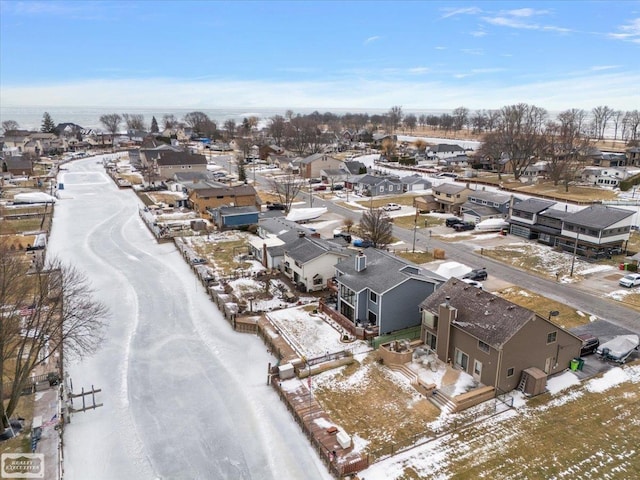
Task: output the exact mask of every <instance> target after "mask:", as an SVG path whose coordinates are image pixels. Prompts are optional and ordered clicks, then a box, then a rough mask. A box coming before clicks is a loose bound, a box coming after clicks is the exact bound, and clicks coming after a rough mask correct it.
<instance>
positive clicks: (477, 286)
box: [462, 278, 484, 290]
mask: <svg viewBox="0 0 640 480" xmlns="http://www.w3.org/2000/svg"><path fill="white" fill-rule="evenodd" d="M462 281H463V282H464V283H467V284H469V285H471V286H472V287H476V288H479V289H480V290H482V289H483V288H484V286H483V285H482V282H476V281H475V280H471V279H470V278H463V279H462Z"/></svg>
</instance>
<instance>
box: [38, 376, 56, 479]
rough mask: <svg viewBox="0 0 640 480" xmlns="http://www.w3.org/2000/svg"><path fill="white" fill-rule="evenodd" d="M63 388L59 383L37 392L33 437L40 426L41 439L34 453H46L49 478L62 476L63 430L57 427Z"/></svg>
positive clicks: (45, 459)
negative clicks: (59, 466)
mask: <svg viewBox="0 0 640 480" xmlns="http://www.w3.org/2000/svg"><path fill="white" fill-rule="evenodd" d="M61 388H62V386H61V385H57V386H54V387H49V388H47V389H46V390H42V391H39V392H36V393H35V402H34V408H33V423H32V425H31V431H32V437H31V438H32V439H33V438H34V435H35V431H36V428H40V429H41V435H40V440H38V442H37V443H36V445H35V451H34V453H41V454H43V455H44V472H45V474H44V478H46V479H47V480H57V479H59V478H60V475H59V473H60V470H59V468H58V462H59V457H58V451H59V447H61V441H62V439H61V431H60V430H56V428H55V427H56V426H57V425H59V424H60V413H59V411H58V406H59V399H60V389H61ZM32 445H33V444H32Z"/></svg>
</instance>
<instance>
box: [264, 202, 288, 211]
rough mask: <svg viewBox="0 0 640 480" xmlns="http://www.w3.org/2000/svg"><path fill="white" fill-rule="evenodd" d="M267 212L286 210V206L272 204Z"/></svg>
mask: <svg viewBox="0 0 640 480" xmlns="http://www.w3.org/2000/svg"><path fill="white" fill-rule="evenodd" d="M267 210H285V206H284V205H283V204H282V203H270V204H269V205H267Z"/></svg>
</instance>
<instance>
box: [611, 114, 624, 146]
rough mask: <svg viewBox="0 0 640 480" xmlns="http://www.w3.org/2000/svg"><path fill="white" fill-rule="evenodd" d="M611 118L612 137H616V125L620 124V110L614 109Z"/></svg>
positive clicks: (615, 138)
mask: <svg viewBox="0 0 640 480" xmlns="http://www.w3.org/2000/svg"><path fill="white" fill-rule="evenodd" d="M611 118H612V119H613V139H614V140H617V139H618V127H619V126H620V121H621V120H622V110H616V111H615V112H614V113H613V116H612V117H611Z"/></svg>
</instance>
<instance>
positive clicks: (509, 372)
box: [507, 367, 515, 378]
mask: <svg viewBox="0 0 640 480" xmlns="http://www.w3.org/2000/svg"><path fill="white" fill-rule="evenodd" d="M514 372H515V369H514V368H513V367H511V368H507V378H508V377H513V374H514Z"/></svg>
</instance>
